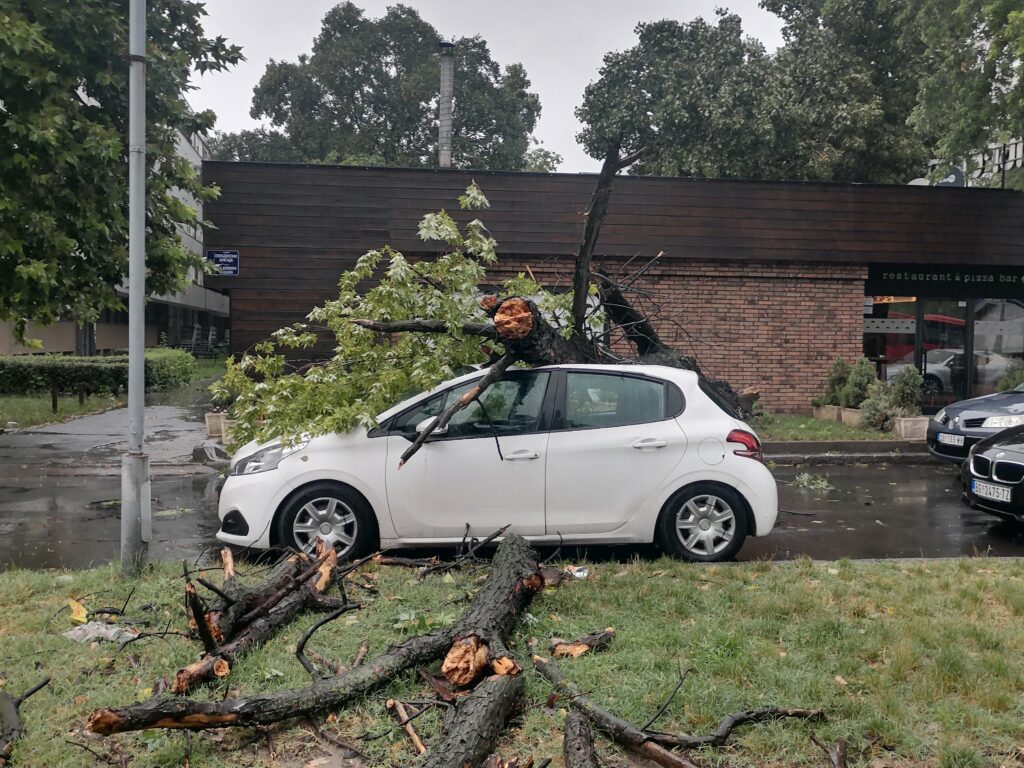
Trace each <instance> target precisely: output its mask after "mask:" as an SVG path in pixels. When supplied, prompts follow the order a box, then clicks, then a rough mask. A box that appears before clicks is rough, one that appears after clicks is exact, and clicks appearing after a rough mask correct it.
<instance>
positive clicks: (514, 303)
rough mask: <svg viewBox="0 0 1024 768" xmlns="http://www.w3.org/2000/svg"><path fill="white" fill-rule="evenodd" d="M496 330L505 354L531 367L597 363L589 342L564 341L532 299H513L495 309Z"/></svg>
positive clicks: (499, 303)
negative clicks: (589, 348) (589, 349)
mask: <svg viewBox="0 0 1024 768" xmlns="http://www.w3.org/2000/svg"><path fill="white" fill-rule="evenodd" d="M494 329H495V331H497V334H498V341H500V342H501V343H502V344H504V345H505V351H506V352H508V353H509V354H511V355H512V356H513V357H515V358H516V359H517V360H522V361H523V362H524V363H529V364H530V365H557V364H559V363H592V362H595V358H594V354H593V352H592V351H588V350H587V348H586V346H587V343H586V341H579V342H576V343H573V342H572V341H569V340H567V339H565V338H563V337H562V334H560V333H559V332H558V330H557V329H555V327H554V326H552V325H551V323H549V322H548V321H547V320H545V319H544V318H543V316H542V315H541V314H540V310H539V309H537V305H536V304H535V303H534V302H533V300H532V299H526V298H523V297H521V296H513V297H510V298H507V299H503V300H502V301H499V302H498V303H497V304H496V305H495V306H494ZM580 338H582V337H580Z"/></svg>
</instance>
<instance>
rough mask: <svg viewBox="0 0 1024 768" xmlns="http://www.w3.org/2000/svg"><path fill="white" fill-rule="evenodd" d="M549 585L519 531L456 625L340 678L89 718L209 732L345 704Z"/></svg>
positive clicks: (498, 621)
mask: <svg viewBox="0 0 1024 768" xmlns="http://www.w3.org/2000/svg"><path fill="white" fill-rule="evenodd" d="M543 587H544V583H543V578H542V577H541V575H540V570H539V567H538V565H537V558H536V554H535V553H534V552H533V550H532V549H531V548H530V546H529V544H527V542H526V540H525V539H523V538H522V537H521V536H518V535H515V534H513V535H510V536H507V537H506V538H505V539H504V540H503V541H502V542H501V545H500V546H499V547H498V551H497V552H496V553H495V556H494V560H493V561H492V565H491V573H490V575H489V576H488V578H487V581H486V582H484V584H483V586H482V587H481V588H480V591H479V592H477V594H476V595H475V596H474V597H473V600H472V602H471V603H470V606H469V608H468V609H467V610H466V612H465V613H464V614H463V615H462V617H461V618H460V619H459V621H457V622H456V623H455V625H454V626H451V627H445V628H443V629H438V630H435V631H433V632H430V633H428V634H425V635H419V636H417V637H412V638H409V639H408V640H405V641H404V642H401V643H398V644H396V645H393V646H391V647H390V648H388V649H387V650H386V651H384V652H383V653H381V654H380V655H379V656H376V657H375V658H373V659H370V660H368V661H366V662H365V663H363V664H360V665H359V666H358V667H353V668H352V669H350V670H349V671H347V672H345V673H343V674H340V675H336V676H335V677H330V678H327V679H324V680H315V681H313V684H312V685H311V686H308V687H304V688H293V689H289V690H284V691H279V692H277V693H270V694H263V695H259V696H252V697H249V698H244V699H225V700H223V701H193V700H191V699H186V698H180V697H179V698H155V697H154V698H152V699H148V700H147V701H144V702H141V703H139V704H134V705H130V706H127V707H123V708H118V709H99V710H96V711H95V712H93V713H92V715H91V716H90V717H89V722H88V726H87V727H88V729H89V730H90V731H92V732H93V733H98V734H101V735H104V736H108V735H110V734H114V733H121V732H124V731H137V730H142V729H146V728H187V729H191V730H203V729H207V728H226V727H231V726H251V725H267V724H269V723H275V722H278V721H280V720H285V719H288V718H293V717H306V716H309V715H312V714H314V713H316V712H322V711H325V710H337V709H339V708H341V707H343V706H344V705H346V704H347V703H348V702H350V701H352V700H353V699H358V698H359V697H361V696H364V695H366V693H368V692H369V691H371V690H373V689H374V688H377V687H378V686H380V685H383V684H385V683H387V682H388V681H390V680H391V679H392V678H394V677H395V676H396V675H398V674H400V673H401V672H404V671H405V670H407V669H410V668H412V667H415V666H422V665H426V664H429V663H431V662H433V661H436V660H437V659H440V658H441V657H443V656H444V655H445V653H446V652H447V651H448V650H449V649H450V648H451V646H452V641H453V640H454V639H455V638H457V637H466V636H468V635H471V634H478V635H480V636H484V637H490V636H492V635H493V636H497V637H502V636H504V633H505V632H507V631H508V630H509V629H511V627H512V625H513V624H514V623H515V621H516V619H517V617H518V616H519V614H520V613H521V612H522V610H523V608H524V607H525V606H526V605H527V603H528V602H529V601H530V599H531V598H532V597H533V595H534V594H535V593H536V592H538V591H539V590H541V589H543ZM481 633H482V634H481Z"/></svg>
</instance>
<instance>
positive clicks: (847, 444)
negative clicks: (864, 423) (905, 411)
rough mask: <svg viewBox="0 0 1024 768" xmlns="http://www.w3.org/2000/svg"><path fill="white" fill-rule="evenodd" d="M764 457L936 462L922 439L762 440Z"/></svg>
mask: <svg viewBox="0 0 1024 768" xmlns="http://www.w3.org/2000/svg"><path fill="white" fill-rule="evenodd" d="M763 450H764V458H765V461H772V462H775V463H776V464H784V465H791V464H938V463H942V462H939V461H938V460H937V459H935V458H934V457H933V456H932V455H931V454H930V453H928V446H927V445H926V444H925V442H924V441H923V440H922V441H916V440H915V441H903V440H805V441H785V442H775V443H765V444H764V445H763Z"/></svg>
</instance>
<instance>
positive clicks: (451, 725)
mask: <svg viewBox="0 0 1024 768" xmlns="http://www.w3.org/2000/svg"><path fill="white" fill-rule="evenodd" d="M525 688H526V684H525V682H524V681H523V678H522V676H511V675H493V676H491V677H488V678H486V679H485V680H483V681H481V682H480V684H479V685H477V686H476V688H474V689H473V690H472V692H471V693H469V694H468V695H467V696H463V697H462V698H460V699H459V700H458V702H457V703H456V704H455V711H454V713H452V714H451V715H450V716H449V717H448V718H447V721H446V724H445V727H444V732H443V733H442V735H441V739H440V741H439V742H438V744H437V746H435V747H433V748H432V749H431V750H430V752H429V753H428V754H427V759H426V760H425V761H424V762H423V765H422V768H464V767H465V766H478V765H480V764H481V763H482V762H483V760H484V759H485V758H486V757H487V756H488V755H489V754H490V753H491V752H492V751H493V750H494V746H495V744H497V742H498V736H499V735H501V732H502V730H503V729H504V728H505V723H506V722H508V719H509V716H510V715H511V714H512V710H513V708H514V707H515V706H516V704H517V703H518V702H519V700H520V699H521V698H522V696H523V691H524V690H525Z"/></svg>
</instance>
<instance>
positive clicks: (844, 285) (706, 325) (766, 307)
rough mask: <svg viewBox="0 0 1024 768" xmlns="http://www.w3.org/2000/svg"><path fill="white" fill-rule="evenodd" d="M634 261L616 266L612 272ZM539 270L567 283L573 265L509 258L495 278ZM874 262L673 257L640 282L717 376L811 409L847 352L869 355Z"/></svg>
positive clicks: (551, 280)
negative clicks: (869, 285)
mask: <svg viewBox="0 0 1024 768" xmlns="http://www.w3.org/2000/svg"><path fill="white" fill-rule="evenodd" d="M642 264H643V262H639V261H638V262H633V263H632V264H631V265H629V266H624V265H623V264H622V263H612V262H608V263H606V264H605V265H604V266H605V268H606V269H607V270H608V271H609V272H611V273H612V274H616V273H617V272H619V273H622V274H624V273H630V272H632V271H635V270H636V269H638V268H639V267H640V266H641V265H642ZM525 266H529V267H530V268H531V270H532V272H533V273H534V275H535V276H536V277H537V279H538V280H541V281H542V282H544V283H546V284H549V285H558V286H561V287H565V286H567V285H569V283H570V282H571V281H570V271H569V265H568V263H567V262H565V261H556V260H547V261H544V260H538V259H536V258H532V259H528V260H527V259H523V260H519V259H515V258H512V257H507V256H506V257H503V258H502V260H501V263H500V267H499V268H498V269H491V270H489V274H490V275H491V276H492V278H493V279H495V280H500V279H502V277H503V276H504V275H507V274H512V273H514V272H516V271H519V270H521V269H523V268H524V267H525ZM866 277H867V269H866V268H865V267H860V266H854V265H844V266H836V265H826V264H802V265H794V264H791V263H790V264H786V263H780V262H739V261H701V260H696V259H695V260H686V261H683V260H681V259H674V260H665V261H664V262H662V263H659V264H658V265H656V266H654V267H652V268H650V269H649V270H647V271H646V272H645V273H644V275H643V277H642V278H640V279H639V280H638V281H637V282H636V283H635V285H636V287H637V288H638V289H639V291H640V292H641V294H642V295H640V296H638V297H633V296H631V298H637V300H638V304H640V305H641V306H642V307H643V309H644V311H645V312H647V313H648V314H650V315H651V316H652V317H657V322H656V323H655V326H656V328H657V330H658V333H659V334H660V335H661V336H662V338H663V339H664V340H665V341H667V342H669V343H670V344H672V345H673V346H675V347H676V348H677V349H679V350H681V351H683V352H686V353H687V354H692V355H694V356H695V357H696V358H697V359H698V360H699V361H700V364H701V367H702V368H704V369H705V370H706V371H707V372H708V373H709V374H710V375H712V376H715V377H720V378H723V379H726V380H727V381H729V382H730V383H731V384H732V385H733V386H734V387H736V388H737V389H741V388H744V387H747V386H757V387H760V389H761V403H762V405H763V406H764V407H765V408H766V409H767V410H770V411H776V412H808V411H809V410H810V399H811V398H812V397H814V396H815V395H818V394H820V393H821V392H822V390H823V389H824V381H825V373H826V371H827V370H828V367H829V366H830V365H831V364H832V361H833V360H834V359H835V358H836V357H838V356H841V357H845V358H847V359H848V360H851V361H852V360H854V359H856V358H857V357H859V356H860V354H861V344H862V339H861V336H862V326H863V320H862V315H863V305H864V280H865V279H866Z"/></svg>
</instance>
